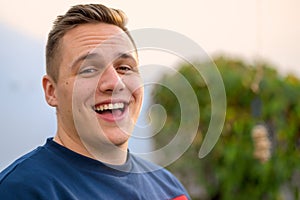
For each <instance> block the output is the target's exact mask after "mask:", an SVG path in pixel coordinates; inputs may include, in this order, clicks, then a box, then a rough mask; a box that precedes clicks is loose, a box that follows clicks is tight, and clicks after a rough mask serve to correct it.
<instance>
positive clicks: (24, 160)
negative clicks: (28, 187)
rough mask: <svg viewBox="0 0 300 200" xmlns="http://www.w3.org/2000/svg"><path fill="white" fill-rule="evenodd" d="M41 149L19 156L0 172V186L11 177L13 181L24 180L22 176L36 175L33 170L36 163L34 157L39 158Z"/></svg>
mask: <svg viewBox="0 0 300 200" xmlns="http://www.w3.org/2000/svg"><path fill="white" fill-rule="evenodd" d="M40 151H41V148H40V147H38V148H36V149H35V150H33V151H31V152H29V153H27V154H25V155H23V156H21V157H20V158H18V159H17V160H15V161H14V162H13V163H12V164H10V165H9V166H8V167H7V168H5V169H4V170H3V171H2V172H0V185H1V184H3V182H5V181H6V180H7V179H10V177H11V176H12V177H13V179H14V180H18V179H24V176H30V174H31V173H36V171H34V169H36V167H35V163H36V159H35V157H36V156H39V154H40Z"/></svg>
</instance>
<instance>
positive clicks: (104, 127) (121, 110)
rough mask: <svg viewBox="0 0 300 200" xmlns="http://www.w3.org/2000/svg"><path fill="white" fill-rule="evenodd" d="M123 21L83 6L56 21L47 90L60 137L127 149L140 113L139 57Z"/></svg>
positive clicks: (107, 11) (50, 44)
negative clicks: (55, 115)
mask: <svg viewBox="0 0 300 200" xmlns="http://www.w3.org/2000/svg"><path fill="white" fill-rule="evenodd" d="M125 19H126V18H125V15H124V14H123V13H122V12H121V11H117V10H113V9H109V8H107V7H104V6H102V5H80V6H75V7H72V8H71V9H70V10H69V11H68V12H67V13H66V14H65V15H64V16H60V17H58V19H57V21H56V22H55V25H54V28H53V30H52V31H51V32H50V34H49V41H48V44H47V75H46V76H44V78H43V88H44V91H45V96H46V100H47V103H48V104H49V105H50V106H53V107H55V108H56V112H57V121H58V130H57V135H60V136H64V137H65V136H67V137H68V140H72V141H73V142H74V143H77V144H79V143H83V144H84V145H85V147H86V148H90V150H91V149H96V150H98V149H97V148H99V147H101V146H102V147H103V146H105V145H108V146H109V145H111V144H113V145H115V146H118V147H120V148H121V149H123V150H126V149H127V142H128V139H129V136H130V134H131V132H132V130H133V126H134V124H135V123H136V120H137V118H138V115H139V112H140V109H141V104H142V99H143V87H142V83H141V79H140V74H139V68H138V58H137V52H136V48H135V45H134V43H133V41H132V38H131V37H130V35H129V33H128V32H127V29H126V28H125V21H126V20H125ZM102 153H103V151H102Z"/></svg>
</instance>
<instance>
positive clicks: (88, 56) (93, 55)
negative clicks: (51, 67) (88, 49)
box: [71, 53, 102, 68]
mask: <svg viewBox="0 0 300 200" xmlns="http://www.w3.org/2000/svg"><path fill="white" fill-rule="evenodd" d="M95 58H99V59H100V58H102V55H101V54H98V53H87V54H84V55H82V56H80V57H79V58H77V59H76V60H75V61H74V62H73V63H72V64H71V68H75V67H76V66H77V65H78V63H79V62H82V61H84V60H92V59H95Z"/></svg>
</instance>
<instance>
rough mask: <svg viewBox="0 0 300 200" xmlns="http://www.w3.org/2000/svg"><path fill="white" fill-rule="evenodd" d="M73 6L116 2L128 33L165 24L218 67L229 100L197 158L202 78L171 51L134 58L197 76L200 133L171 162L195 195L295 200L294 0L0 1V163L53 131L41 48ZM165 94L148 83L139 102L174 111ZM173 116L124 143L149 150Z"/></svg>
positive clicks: (299, 45) (166, 133)
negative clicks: (213, 140)
mask: <svg viewBox="0 0 300 200" xmlns="http://www.w3.org/2000/svg"><path fill="white" fill-rule="evenodd" d="M79 3H103V4H105V5H107V6H109V7H113V8H120V9H122V10H123V11H125V13H126V14H127V15H128V18H129V22H128V27H129V29H130V30H134V29H140V28H162V29H169V30H172V31H175V32H178V33H181V34H183V35H185V36H186V37H188V38H190V39H191V40H193V41H194V42H195V43H197V44H198V45H200V46H201V47H202V48H203V49H204V50H205V51H206V52H207V54H208V55H209V56H210V57H211V58H212V60H213V61H214V63H215V64H216V65H217V67H218V69H219V70H220V73H221V75H222V78H223V80H224V85H225V89H226V93H227V104H228V105H227V116H226V121H225V125H224V130H223V132H222V135H221V137H220V139H219V141H218V143H217V144H216V146H215V148H214V149H213V151H212V152H211V153H210V154H209V155H208V156H207V157H205V158H204V159H198V160H197V158H198V155H197V153H198V150H199V146H200V144H201V142H202V138H203V137H204V135H205V131H206V129H207V125H208V123H209V119H210V113H209V111H210V108H209V104H210V100H209V96H208V95H209V94H208V93H207V88H206V84H205V83H204V82H203V80H202V78H201V77H194V75H195V73H193V69H192V67H191V66H189V65H188V64H187V63H182V62H181V60H179V59H178V58H176V57H174V56H166V55H165V54H159V55H156V54H155V56H154V54H148V55H142V58H141V65H148V64H154V65H165V66H171V67H174V68H176V69H178V70H179V72H180V73H182V74H183V75H184V76H185V77H186V78H187V80H197V81H196V83H194V82H192V81H191V82H190V84H191V85H192V86H193V88H194V89H195V91H199V93H200V94H201V95H200V96H197V97H198V98H199V108H200V110H201V118H200V126H199V134H197V136H196V138H195V141H194V143H193V144H192V145H191V146H190V148H189V149H188V150H187V152H186V153H185V154H184V155H183V156H182V157H181V158H180V159H178V160H177V161H176V162H174V163H173V164H172V165H170V166H168V168H169V169H170V170H171V171H172V172H174V173H175V174H176V175H177V176H178V177H179V178H180V180H181V181H182V182H183V183H184V185H185V186H186V187H187V189H188V190H189V192H190V194H191V196H192V197H193V199H232V198H233V194H234V195H235V196H234V197H235V199H288V200H289V199H300V183H299V179H300V177H299V176H300V171H299V169H300V165H299V161H298V160H299V154H300V152H299V144H300V140H299V137H300V128H299V124H300V123H299V122H300V108H299V107H300V106H299V103H298V100H299V99H300V94H299V93H300V87H299V85H300V83H299V76H300V67H299V65H300V58H299V52H300V26H299V24H300V13H299V12H298V10H299V8H300V1H297V0H286V1H279V0H254V1H252V0H245V1H238V0H225V1H220V0H211V1H203V0H200V1H189V2H186V1H178V2H175V1H169V0H167V1H158V0H153V1H138V0H132V1H115V0H112V1H108V0H107V1H83V0H81V1H80V0H73V1H72V2H71V1H59V0H51V1H37V0H28V1H21V0H12V1H4V0H0V5H1V6H0V34H1V35H0V36H1V37H0V41H1V46H0V58H1V59H0V65H1V67H0V70H1V71H0V72H1V73H0V76H1V78H0V82H1V83H0V88H1V104H0V109H1V114H0V119H1V136H2V137H1V140H0V169H3V168H4V167H6V166H7V165H8V164H9V163H11V162H12V161H13V160H15V159H16V158H17V157H19V156H20V155H22V154H24V153H26V152H28V151H30V150H32V149H34V148H35V147H36V146H38V145H42V144H43V143H44V142H45V139H46V138H47V137H52V136H54V134H55V131H56V130H55V128H56V121H55V110H54V109H53V108H50V107H49V106H48V105H47V104H46V102H45V100H44V97H43V91H42V86H41V77H42V76H43V74H44V73H45V58H44V48H45V44H46V38H47V34H48V32H49V30H50V29H51V27H52V23H53V21H54V19H55V18H56V16H57V15H60V14H64V13H65V12H66V11H67V10H68V9H69V7H70V6H72V5H74V4H79ZM194 59H195V60H197V61H198V58H194ZM178 60H179V61H178ZM198 62H199V65H202V64H204V61H201V60H199V61H198ZM160 74H161V73H159V72H158V71H151V70H149V72H148V74H147V75H148V76H152V77H155V78H156V79H160V80H161V81H162V82H163V81H170V80H172V79H174V76H172V75H170V74H165V75H164V76H160ZM198 81H199V82H198ZM175 82H176V81H175ZM200 91H201V92H200ZM167 93H168V91H165V90H164V89H162V88H159V87H156V88H155V90H154V92H153V91H147V90H146V99H145V104H144V108H147V106H149V104H150V103H151V102H157V103H159V104H161V105H163V106H164V107H165V109H166V111H167V113H174V110H175V111H176V109H178V106H179V105H177V104H174V105H172V106H171V105H169V104H168V102H170V99H172V98H174V97H172V95H168V96H164V94H167ZM166 100H168V101H166ZM200 100H201V101H200ZM171 102H172V101H171ZM174 102H176V101H174ZM146 115H147V109H143V111H142V116H141V120H140V122H139V124H140V127H143V124H147V120H146V119H145V118H146V117H145V116H146ZM170 115H171V114H170ZM168 117H169V115H168ZM176 120H178V119H176V117H175V119H174V120H173V118H172V120H167V121H166V124H165V127H164V128H163V129H162V130H161V133H160V134H158V135H157V137H154V138H152V139H151V140H147V141H146V140H140V139H138V137H137V138H136V139H133V140H131V141H130V148H131V149H133V151H134V152H147V151H150V150H151V149H153V148H154V149H155V148H157V147H159V146H162V145H164V144H166V143H167V142H168V141H169V140H170V138H172V137H173V135H172V131H170V130H173V128H174V127H175V128H176V124H178V123H179V122H178V121H176ZM145 127H147V126H146V125H145ZM141 131H142V132H143V134H148V133H146V132H149V134H151V130H150V129H149V128H140V129H139V128H137V130H136V133H135V135H138V134H139V132H141ZM195 160H196V161H195ZM251 195H252V196H251Z"/></svg>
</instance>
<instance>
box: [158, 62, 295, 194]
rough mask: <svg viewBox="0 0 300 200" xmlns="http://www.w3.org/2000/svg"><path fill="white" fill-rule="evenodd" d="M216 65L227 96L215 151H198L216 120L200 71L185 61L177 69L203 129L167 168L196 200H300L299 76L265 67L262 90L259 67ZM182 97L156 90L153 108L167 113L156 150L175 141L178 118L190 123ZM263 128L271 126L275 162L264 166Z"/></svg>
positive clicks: (168, 80) (171, 79)
mask: <svg viewBox="0 0 300 200" xmlns="http://www.w3.org/2000/svg"><path fill="white" fill-rule="evenodd" d="M214 63H215V64H216V66H217V67H218V69H219V72H220V74H221V76H222V78H223V81H224V85H225V89H226V96H227V111H226V121H225V124H224V128H223V131H222V134H221V136H220V138H219V140H218V142H217V144H216V145H215V147H214V148H213V150H212V151H211V152H210V153H209V154H208V155H207V156H206V157H205V158H203V159H199V158H198V152H199V149H200V147H201V144H202V141H203V138H204V137H205V133H206V131H207V128H208V125H209V122H210V117H211V113H210V111H211V105H210V96H209V92H208V89H207V85H206V83H205V81H204V80H203V78H202V77H201V75H200V74H199V73H198V72H197V71H196V70H195V68H194V67H193V66H191V65H190V64H186V63H185V64H181V65H180V67H179V68H178V72H179V73H181V74H182V75H183V76H184V77H185V78H186V79H187V80H188V81H189V83H190V84H191V86H192V87H193V89H194V92H195V94H196V95H197V98H198V103H199V109H200V125H199V129H198V134H197V136H196V137H195V138H194V140H193V143H192V145H191V146H190V147H189V149H188V150H187V151H186V152H185V153H184V155H183V156H181V157H180V158H179V159H178V160H177V161H176V162H174V163H173V164H172V165H170V166H168V168H169V170H171V171H172V172H173V173H175V174H176V175H177V176H178V177H179V179H180V180H181V181H182V182H183V184H184V185H185V186H186V187H187V189H188V190H189V192H190V194H191V196H192V198H193V199H202V200H204V199H222V200H232V199H239V200H249V199H266V200H268V199H270V200H273V199H278V200H279V199H284V197H285V196H286V195H292V196H293V197H294V199H299V198H300V183H299V182H300V178H299V173H300V159H299V157H300V102H299V101H300V81H299V79H297V78H296V77H295V76H293V75H288V76H281V75H279V74H278V73H277V72H276V70H274V69H273V67H272V66H269V65H268V64H263V63H260V64H259V65H260V67H261V68H260V69H263V71H262V72H263V73H262V74H261V75H262V78H261V80H260V81H259V91H258V92H257V93H256V92H253V89H251V86H252V85H253V81H254V80H255V78H256V76H257V72H258V68H257V66H258V65H250V64H246V63H245V62H243V61H241V60H237V59H229V58H224V57H219V58H216V59H214ZM202 64H203V63H202ZM199 65H201V63H199ZM161 82H162V83H168V84H175V85H176V84H178V83H177V81H176V75H174V74H173V75H166V76H164V77H163V79H162V81H161ZM168 84H166V85H168ZM162 85H163V84H162ZM176 95H180V94H176ZM176 95H174V94H172V92H171V91H170V90H169V89H168V88H166V87H163V86H157V87H156V88H155V90H154V103H158V104H161V105H162V106H163V107H164V108H165V109H166V112H167V116H168V118H167V120H166V123H165V125H164V127H163V129H162V130H161V131H160V133H159V134H157V135H156V137H155V138H154V139H155V143H156V146H157V148H160V147H161V146H164V145H166V144H167V143H168V142H170V141H171V139H172V138H173V137H174V136H175V134H176V131H177V129H178V126H179V124H180V120H184V119H181V118H180V105H179V103H178V100H177V99H176ZM258 124H263V125H264V126H265V127H266V128H267V129H268V139H269V140H270V143H271V147H272V148H271V157H270V159H269V160H268V161H266V162H262V161H261V160H259V159H257V158H256V157H254V151H255V147H254V141H253V138H252V136H251V132H252V130H253V127H255V126H256V125H258Z"/></svg>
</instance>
